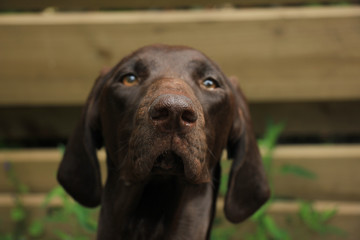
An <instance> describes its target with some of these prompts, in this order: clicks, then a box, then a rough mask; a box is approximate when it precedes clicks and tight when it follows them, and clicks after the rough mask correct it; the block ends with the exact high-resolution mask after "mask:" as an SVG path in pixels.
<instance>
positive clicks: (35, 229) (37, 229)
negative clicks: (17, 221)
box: [29, 220, 44, 237]
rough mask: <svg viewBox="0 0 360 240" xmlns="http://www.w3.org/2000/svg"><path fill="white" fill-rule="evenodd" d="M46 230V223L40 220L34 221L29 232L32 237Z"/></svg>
mask: <svg viewBox="0 0 360 240" xmlns="http://www.w3.org/2000/svg"><path fill="white" fill-rule="evenodd" d="M43 232H44V223H43V222H42V221H40V220H36V221H34V222H33V223H32V224H31V225H30V227H29V234H30V236H32V237H38V236H40V235H41V234H42V233H43Z"/></svg>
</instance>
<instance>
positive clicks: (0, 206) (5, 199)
mask: <svg viewBox="0 0 360 240" xmlns="http://www.w3.org/2000/svg"><path fill="white" fill-rule="evenodd" d="M22 201H23V203H24V206H25V208H26V210H27V214H28V215H27V216H28V217H29V220H33V219H39V218H40V217H42V216H44V215H45V214H46V211H49V209H44V208H41V207H40V206H41V204H42V202H43V201H44V195H41V194H39V195H26V196H23V197H22ZM12 206H13V199H12V197H11V196H10V195H8V194H0V216H1V218H2V226H1V227H2V229H12V223H11V220H10V218H9V217H8V216H10V208H11V207H12ZM59 206H61V204H60V203H59V202H58V201H54V202H53V203H51V204H50V210H51V208H54V207H55V208H56V207H59ZM314 208H315V209H316V210H317V211H325V210H330V209H334V208H335V209H337V214H336V215H335V217H333V218H332V219H331V221H330V224H331V225H333V226H336V227H338V228H341V229H342V230H344V231H346V233H347V237H346V238H345V239H347V240H358V236H359V235H360V231H359V227H358V226H359V222H360V203H359V202H331V201H315V202H314ZM222 209H223V200H222V199H219V200H218V203H217V214H216V216H217V218H218V219H219V218H220V219H221V221H220V222H221V226H222V227H230V228H231V229H236V233H234V234H235V236H236V239H238V237H239V236H244V235H245V234H246V233H251V232H252V231H253V230H254V225H253V223H252V222H251V221H249V220H248V221H246V222H244V223H242V224H240V225H233V224H231V223H229V222H228V221H226V220H224V216H223V210H222ZM297 212H298V203H297V202H295V201H287V202H282V201H279V202H275V203H274V204H272V206H271V207H270V209H269V214H270V216H271V217H272V218H273V219H275V220H276V222H277V224H279V225H280V226H281V227H282V228H284V229H286V230H287V231H289V232H290V234H291V236H294V238H293V239H295V240H301V239H312V240H317V239H319V240H320V239H324V236H321V235H317V234H314V232H310V231H309V230H307V231H306V230H305V227H304V224H301V223H300V222H299V219H298V216H297ZM289 219H291V221H289ZM30 222H31V221H30ZM218 222H219V221H218ZM69 226H76V224H74V225H71V224H70V223H69V224H68V226H65V227H68V231H67V232H69V230H70V228H69ZM49 227H50V229H51V230H53V229H57V228H59V227H60V228H61V229H63V228H64V225H63V224H61V225H50V226H47V228H49ZM217 227H219V223H217V224H215V226H214V228H213V229H216V228H217ZM50 232H51V231H49V229H46V234H45V235H44V236H42V237H41V238H40V239H51V237H49V233H50ZM299 233H302V234H301V235H299ZM326 239H327V240H333V239H336V240H338V239H343V238H341V237H340V236H337V235H326Z"/></svg>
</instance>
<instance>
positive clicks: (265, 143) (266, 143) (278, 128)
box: [259, 121, 285, 150]
mask: <svg viewBox="0 0 360 240" xmlns="http://www.w3.org/2000/svg"><path fill="white" fill-rule="evenodd" d="M284 128H285V123H284V122H282V123H279V124H274V123H273V122H272V121H269V122H268V124H267V128H266V132H265V134H264V137H263V139H261V140H259V145H260V146H261V147H264V148H267V149H270V150H271V149H274V147H275V145H276V143H277V140H278V138H279V136H280V134H281V132H282V131H283V130H284Z"/></svg>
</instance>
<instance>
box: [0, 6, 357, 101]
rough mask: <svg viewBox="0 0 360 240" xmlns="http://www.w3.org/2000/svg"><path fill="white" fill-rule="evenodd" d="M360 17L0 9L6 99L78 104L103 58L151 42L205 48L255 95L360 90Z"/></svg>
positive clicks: (348, 94)
mask: <svg viewBox="0 0 360 240" xmlns="http://www.w3.org/2000/svg"><path fill="white" fill-rule="evenodd" d="M359 25H360V7H344V8H334V7H328V8H298V9H292V8H284V9H267V10H263V9H258V10H256V9H255V10H212V11H170V12H168V11H164V12H131V13H57V14H50V15H46V14H45V15H43V14H37V15H36V14H33V15H28V14H24V15H11V14H10V15H1V16H0V35H1V36H2V37H1V38H0V51H1V53H2V54H1V55H0V79H2V81H1V82H0V105H38V104H40V105H73V104H82V103H83V102H84V100H85V98H86V96H87V94H88V93H89V90H90V88H91V86H92V83H93V81H94V79H95V78H96V75H97V74H98V72H99V71H100V69H101V68H102V67H103V66H111V65H113V64H115V63H116V62H117V61H118V60H119V59H120V58H121V57H123V56H124V55H126V54H128V53H129V52H130V51H132V50H135V49H137V48H138V47H140V46H143V45H147V44H151V43H166V44H181V45H189V46H192V47H195V48H197V49H200V50H202V51H203V52H205V53H206V54H207V55H209V56H210V57H211V58H212V59H214V60H215V61H216V62H218V63H219V65H220V66H221V67H222V68H223V70H224V72H225V73H227V74H228V75H237V76H238V77H239V79H240V84H241V85H242V86H243V88H244V91H245V93H246V94H247V95H248V98H249V100H250V101H252V102H265V101H312V100H318V101H320V100H321V101H325V100H355V99H359V98H360V91H359V89H360V81H359V79H358V76H359V75H360V68H359V67H358V66H359V63H360V46H359V44H358V42H360V33H359V31H357V29H358V28H359ZM19 69H21V71H19ZM34 86H36V87H34Z"/></svg>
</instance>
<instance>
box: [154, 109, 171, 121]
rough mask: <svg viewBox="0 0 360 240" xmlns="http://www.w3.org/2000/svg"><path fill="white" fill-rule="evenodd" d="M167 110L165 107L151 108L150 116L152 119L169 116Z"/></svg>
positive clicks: (163, 118)
mask: <svg viewBox="0 0 360 240" xmlns="http://www.w3.org/2000/svg"><path fill="white" fill-rule="evenodd" d="M169 115H170V113H169V110H168V109H167V108H151V109H150V117H151V119H152V120H165V119H167V118H169Z"/></svg>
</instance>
